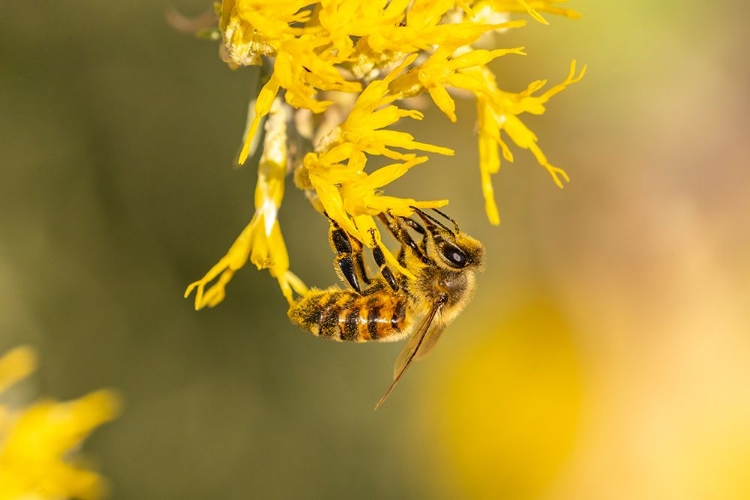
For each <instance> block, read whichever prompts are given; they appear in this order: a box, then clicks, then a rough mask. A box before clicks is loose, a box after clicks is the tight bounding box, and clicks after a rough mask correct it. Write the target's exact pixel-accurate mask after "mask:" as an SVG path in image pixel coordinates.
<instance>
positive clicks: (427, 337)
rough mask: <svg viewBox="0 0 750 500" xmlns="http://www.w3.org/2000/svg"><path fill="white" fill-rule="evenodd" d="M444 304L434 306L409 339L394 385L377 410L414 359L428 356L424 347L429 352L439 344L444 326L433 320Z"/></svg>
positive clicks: (438, 302) (438, 303)
mask: <svg viewBox="0 0 750 500" xmlns="http://www.w3.org/2000/svg"><path fill="white" fill-rule="evenodd" d="M444 302H445V301H444V300H437V301H435V302H434V303H433V304H432V308H431V309H430V313H429V314H428V315H427V316H425V318H424V319H423V320H422V322H421V323H420V324H419V328H417V330H416V331H415V332H414V334H413V335H412V336H411V338H409V342H408V343H407V344H406V347H404V350H403V351H401V354H399V355H398V358H397V359H396V365H395V366H394V367H393V383H392V384H391V386H390V387H389V388H388V390H387V391H385V394H384V395H383V397H382V398H380V401H378V404H376V405H375V409H376V410H377V409H378V408H379V407H380V405H382V404H383V403H384V402H385V400H386V399H388V396H390V395H391V392H393V388H394V387H396V384H397V383H398V381H399V380H401V377H402V376H403V375H404V373H406V370H407V369H408V368H409V365H411V362H412V361H413V360H414V358H415V357H416V358H417V359H418V358H420V357H421V356H424V354H427V351H424V352H423V350H424V346H427V350H429V349H431V348H432V346H434V345H435V342H437V339H438V338H439V337H440V334H441V333H442V332H443V326H444V325H442V324H433V320H434V319H435V316H437V314H438V312H440V309H441V308H442V307H443V304H444ZM418 354H419V355H418Z"/></svg>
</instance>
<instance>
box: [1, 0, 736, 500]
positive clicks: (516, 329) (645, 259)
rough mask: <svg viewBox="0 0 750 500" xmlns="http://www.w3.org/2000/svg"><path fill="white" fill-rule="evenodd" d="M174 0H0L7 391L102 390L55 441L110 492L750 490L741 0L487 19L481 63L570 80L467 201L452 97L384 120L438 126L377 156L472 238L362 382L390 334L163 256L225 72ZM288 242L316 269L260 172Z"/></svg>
mask: <svg viewBox="0 0 750 500" xmlns="http://www.w3.org/2000/svg"><path fill="white" fill-rule="evenodd" d="M207 4H208V2H205V1H200V0H179V1H176V2H168V1H165V0H156V1H154V0H149V1H144V0H134V1H130V2H119V3H112V2H95V1H92V0H85V1H80V2H51V3H48V5H46V6H45V7H44V8H43V9H42V8H40V7H39V6H38V5H36V4H35V3H34V2H15V3H13V4H8V5H6V6H5V7H4V9H3V13H4V15H3V17H2V20H1V21H0V27H1V28H2V29H0V141H1V143H0V144H1V146H2V147H1V148H0V150H1V151H2V157H1V159H0V164H1V165H2V175H1V176H0V350H2V351H5V350H7V349H8V348H10V347H11V346H14V345H18V344H21V343H28V344H32V345H33V346H35V347H36V348H37V349H38V350H39V352H40V357H41V368H40V370H39V372H38V373H37V374H36V375H35V376H34V378H33V379H32V381H31V382H27V384H31V386H30V387H29V392H30V393H38V394H42V395H48V396H52V397H56V398H63V399H64V398H74V397H78V396H80V395H82V394H84V393H85V392H88V391H90V390H93V389H97V388H100V387H115V388H118V389H119V390H120V391H121V392H122V394H123V395H124V397H125V399H126V408H125V411H124V413H123V415H122V416H121V417H120V418H119V419H118V420H117V421H115V422H114V423H112V424H109V425H108V426H106V427H104V428H102V429H99V430H97V431H96V432H95V434H94V435H93V436H92V438H90V439H89V440H88V441H87V443H86V445H85V451H86V453H87V456H88V457H89V458H90V459H91V460H93V461H94V462H95V463H96V464H97V465H98V467H99V468H100V470H101V471H102V472H103V473H104V474H105V475H106V476H107V477H108V478H109V479H110V480H111V482H112V487H113V498H122V499H151V498H180V499H203V498H225V499H235V498H236V499H239V498H243V499H245V498H269V499H270V498H283V499H287V498H310V499H317V498H320V499H331V498H373V499H375V498H377V499H381V498H392V499H414V498H434V499H455V498H472V499H473V498H481V499H485V498H486V499H493V498H505V499H511V500H515V499H518V500H523V499H539V498H542V499H603V498H607V499H633V498H639V499H672V498H674V499H704V498H705V499H708V498H710V499H742V498H750V473H749V471H750V337H749V335H748V333H750V307H749V306H750V253H748V250H749V249H750V224H748V221H749V220H750V219H749V213H748V212H749V209H750V169H749V168H748V157H750V146H749V144H750V141H749V140H748V137H749V136H750V127H749V126H748V125H749V123H748V121H749V119H748V116H750V113H748V112H749V111H750V110H749V109H748V108H749V107H750V106H749V105H750V99H749V98H748V93H747V89H748V88H750V69H749V68H750V67H749V66H748V65H747V64H746V62H745V61H746V57H747V53H748V50H750V43H749V40H748V36H747V27H746V24H747V23H746V19H747V16H748V15H750V11H748V7H747V5H746V4H745V3H742V2H738V1H736V2H732V1H720V2H714V3H706V2H698V1H694V0H691V1H684V0H683V1H676V0H667V1H663V2H650V1H646V0H635V1H632V2H610V1H595V0H575V1H574V2H571V3H570V4H569V5H570V6H571V7H573V8H575V9H577V10H579V11H580V12H582V13H583V14H584V17H583V19H581V20H578V21H571V20H565V19H562V18H555V17H553V16H548V18H549V20H550V21H551V25H550V26H541V25H536V24H533V23H532V24H531V26H530V27H528V28H526V29H523V30H518V31H516V32H513V33H508V34H506V35H504V36H503V37H501V38H500V43H502V44H503V45H504V46H509V47H510V46H516V45H525V46H526V47H527V51H528V53H529V56H528V57H526V58H521V57H513V56H508V57H505V58H502V59H501V60H498V61H497V62H496V64H495V65H494V68H495V70H496V71H497V74H498V77H499V81H500V82H501V86H502V87H503V88H507V89H509V90H520V89H522V88H524V86H525V85H526V84H527V83H528V82H529V81H531V80H534V79H538V78H550V82H551V83H556V82H557V81H560V80H562V79H563V78H564V76H565V74H566V73H567V69H568V64H569V61H570V60H571V59H573V58H575V59H577V60H578V61H580V62H585V63H588V65H589V72H588V74H587V75H586V77H585V78H584V80H583V81H582V82H581V83H579V84H577V85H575V86H573V87H571V88H570V89H568V90H567V91H566V92H564V93H563V94H561V95H559V96H557V97H556V98H555V99H553V101H552V102H551V103H550V105H549V110H548V112H547V114H546V115H544V116H542V117H532V118H529V119H528V123H529V124H530V125H531V127H532V129H533V130H534V131H535V132H537V134H538V136H539V137H540V144H541V146H542V148H543V149H544V151H545V152H546V153H547V154H548V156H549V157H550V159H551V160H552V162H553V163H554V164H556V165H559V166H562V167H564V168H565V169H566V170H567V171H568V173H569V174H570V176H571V179H572V181H571V183H570V184H569V185H568V186H567V187H566V188H565V189H564V190H559V189H558V188H556V187H555V186H554V184H553V183H552V181H551V179H550V178H549V177H548V174H547V173H546V172H545V171H544V169H542V168H541V167H539V166H538V165H536V164H535V162H534V160H533V158H532V157H531V155H529V154H526V153H524V152H521V151H517V152H516V162H515V164H505V165H504V167H503V169H502V170H501V172H500V174H499V175H498V176H497V177H495V186H496V190H497V198H498V203H499V207H500V211H501V216H502V219H503V222H502V224H501V226H500V227H491V226H489V224H488V223H487V221H486V218H485V216H484V213H483V202H482V200H481V195H480V185H479V173H478V169H477V167H476V165H477V154H476V145H475V137H474V133H473V130H472V127H471V125H470V124H471V123H472V121H473V119H474V111H473V109H472V106H471V105H470V104H468V103H466V104H465V105H463V106H462V107H460V108H459V122H460V123H463V126H457V127H456V126H451V125H450V123H449V122H448V120H447V119H445V118H444V117H443V116H442V115H440V114H439V113H437V112H435V111H434V110H433V111H431V112H428V119H426V120H425V122H424V123H422V124H419V125H418V126H414V125H413V124H411V125H409V127H410V130H412V131H413V132H414V133H415V135H417V137H418V138H419V139H423V140H428V139H429V140H430V141H431V142H435V143H439V144H442V145H446V146H450V147H453V148H455V149H457V150H458V151H459V153H458V155H457V158H456V159H447V160H446V159H442V158H434V159H433V160H432V161H430V162H429V163H428V164H427V165H425V166H421V167H419V168H417V169H414V170H413V171H412V172H410V173H409V175H408V176H407V177H406V178H405V179H403V180H402V181H400V183H398V184H396V185H394V187H393V190H392V192H393V193H395V194H401V195H404V194H408V195H411V196H417V197H423V198H441V197H445V196H448V197H450V199H451V206H450V213H451V214H452V215H453V216H455V217H456V218H457V219H458V220H459V221H460V222H461V224H462V228H463V229H464V230H466V231H467V232H469V233H470V234H473V235H475V236H477V237H479V238H480V239H481V240H482V241H483V242H485V244H486V246H487V255H488V262H487V269H486V272H485V273H484V274H483V275H482V276H481V277H480V281H479V290H478V293H477V294H476V297H475V299H474V301H473V303H472V304H471V305H470V307H469V308H468V309H467V310H466V312H465V313H464V314H463V315H462V316H461V317H460V318H459V319H458V320H457V321H456V322H455V324H454V325H453V326H452V327H451V328H450V329H449V330H448V333H447V334H446V335H445V336H444V338H443V340H441V343H440V345H439V346H438V348H437V349H436V350H435V351H434V354H432V355H431V356H430V357H429V358H428V359H426V360H425V361H423V362H421V363H419V365H417V366H415V367H413V369H412V370H411V371H410V373H409V375H408V376H407V377H406V378H405V379H404V381H403V382H402V384H401V385H400V386H399V388H398V389H397V390H396V391H395V393H394V394H393V396H392V397H391V399H390V400H389V401H388V403H387V404H386V405H385V406H384V407H383V408H382V409H381V410H379V411H378V412H376V413H374V412H373V411H372V406H373V404H374V403H375V401H377V399H378V398H379V397H380V396H381V394H382V392H383V390H384V389H385V388H386V387H387V385H388V383H389V379H390V375H391V370H392V363H393V361H394V359H395V357H396V355H397V353H398V351H399V350H400V348H401V346H399V345H342V344H335V343H329V342H326V341H323V340H320V339H316V338H314V337H312V336H310V335H307V334H304V333H303V332H302V331H301V330H298V329H297V328H296V327H294V326H293V325H291V324H290V323H289V322H288V321H287V319H286V303H285V300H284V299H283V297H282V296H281V294H280V292H279V290H278V288H277V286H276V284H275V282H274V281H273V280H272V279H271V278H270V277H269V276H267V274H265V273H258V272H256V271H255V270H254V269H252V268H248V269H246V270H243V271H242V272H240V273H239V274H238V275H237V276H236V277H235V279H234V281H233V282H232V283H231V285H230V287H229V289H228V292H229V293H228V297H227V299H226V300H225V301H224V302H223V303H222V304H221V305H220V306H219V307H217V308H215V309H213V310H205V311H201V312H198V313H196V312H195V311H194V310H193V308H192V301H191V300H184V299H183V298H182V293H183V291H184V288H185V286H186V285H187V284H188V283H189V282H191V281H193V280H194V279H196V278H198V277H200V276H201V275H203V273H204V272H205V271H206V270H207V269H208V268H209V266H211V265H213V264H214V262H215V261H216V260H217V259H218V258H219V257H220V256H222V255H223V254H224V252H225V251H226V250H227V249H228V247H229V245H230V244H231V242H232V241H233V240H234V238H235V236H236V235H237V234H239V232H240V230H241V229H242V228H243V227H244V225H245V224H246V223H247V221H248V220H249V218H250V217H251V215H252V211H253V207H252V193H253V189H254V182H255V174H254V172H253V169H252V168H245V169H240V170H237V169H233V168H232V162H233V159H234V158H235V155H236V153H237V152H238V148H239V142H240V133H241V132H242V129H243V125H244V120H245V113H246V103H247V101H248V99H249V96H250V95H251V93H252V92H253V86H254V81H255V75H254V74H253V73H252V71H248V70H244V71H236V72H232V71H229V70H228V69H227V68H226V66H225V65H224V64H223V63H221V62H220V61H219V59H218V57H217V46H216V44H215V43H212V42H206V41H200V40H196V39H194V38H192V37H190V36H187V35H184V34H181V33H178V32H176V31H175V30H173V29H172V28H170V27H169V26H168V25H167V24H166V23H165V16H164V12H165V9H166V8H167V7H169V6H173V7H175V8H177V9H178V10H179V11H180V12H182V13H185V14H188V15H198V14H200V13H201V12H203V11H204V10H205V8H206V7H207ZM281 221H282V228H283V230H284V232H285V235H286V238H287V243H288V244H289V247H290V253H291V258H292V269H293V270H294V271H295V272H297V273H298V274H299V275H300V276H301V277H302V278H303V279H304V280H305V281H306V282H307V283H308V284H313V285H317V286H327V285H330V284H332V283H334V282H335V276H334V273H333V271H332V267H331V257H332V255H331V253H330V249H329V248H328V246H327V243H326V222H325V221H324V220H322V218H321V217H319V216H317V215H316V214H314V213H313V212H312V210H310V209H309V207H308V206H307V203H306V201H305V200H304V197H303V195H302V194H301V193H299V192H296V191H294V190H292V189H290V190H289V192H288V194H287V197H286V200H285V204H284V206H283V208H282V212H281Z"/></svg>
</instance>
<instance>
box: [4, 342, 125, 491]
mask: <svg viewBox="0 0 750 500" xmlns="http://www.w3.org/2000/svg"><path fill="white" fill-rule="evenodd" d="M35 365H36V355H35V353H34V351H33V350H32V349H31V348H29V347H18V348H16V349H13V350H11V351H10V352H8V353H7V354H5V355H4V356H3V357H2V358H0V392H2V391H3V390H5V389H6V388H7V387H9V386H10V385H12V384H13V383H15V382H17V381H18V380H20V379H22V378H24V377H26V376H28V375H29V374H30V373H31V372H32V371H33V370H34V368H35ZM119 406H120V403H119V398H118V397H117V395H116V394H115V393H114V392H113V391H109V390H102V391H96V392H93V393H91V394H88V395H86V396H84V397H82V398H80V399H77V400H74V401H70V402H65V403H58V402H55V401H51V400H46V401H38V402H36V403H34V404H32V405H31V406H29V407H27V408H24V409H22V410H17V411H12V410H11V409H9V408H7V407H5V406H2V405H0V416H2V419H0V500H6V499H7V500H11V499H17V498H35V499H57V498H70V497H74V498H83V499H97V498H101V497H102V496H103V495H104V493H105V492H106V483H105V481H104V479H103V478H102V477H101V476H99V475H98V474H96V473H95V472H93V471H91V470H89V469H88V468H87V467H86V465H85V463H84V462H83V461H81V460H80V459H79V458H76V457H75V456H71V453H72V452H73V451H74V450H76V449H77V448H78V447H79V446H80V444H81V441H83V439H85V438H86V437H87V436H88V435H89V434H90V433H91V431H93V430H94V428H96V427H98V426H100V425H101V424H103V423H105V422H108V421H110V420H112V419H113V418H115V417H116V416H117V414H118V412H119Z"/></svg>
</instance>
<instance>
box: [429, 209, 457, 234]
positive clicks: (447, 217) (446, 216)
mask: <svg viewBox="0 0 750 500" xmlns="http://www.w3.org/2000/svg"><path fill="white" fill-rule="evenodd" d="M432 211H433V212H437V213H438V214H440V215H442V216H443V217H445V218H446V219H448V220H449V221H451V222H452V223H453V227H455V229H456V232H457V233H460V232H461V231H459V229H458V222H456V221H454V220H453V219H451V218H450V217H449V216H448V215H447V214H445V213H443V212H441V211H440V210H438V209H437V208H433V209H432Z"/></svg>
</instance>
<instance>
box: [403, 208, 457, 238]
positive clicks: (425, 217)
mask: <svg viewBox="0 0 750 500" xmlns="http://www.w3.org/2000/svg"><path fill="white" fill-rule="evenodd" d="M409 208H411V209H413V210H414V211H415V212H416V213H417V214H418V215H419V216H420V217H422V220H424V221H425V222H428V223H433V224H437V225H438V226H440V227H442V228H443V229H445V230H446V231H448V232H449V233H451V234H454V233H453V231H452V230H451V229H450V228H448V227H447V226H446V225H445V224H443V223H442V222H440V221H439V220H437V219H436V218H435V217H433V216H432V215H429V214H427V213H425V212H423V211H421V210H420V209H418V208H417V207H409ZM441 215H445V214H441ZM446 217H447V216H446ZM448 218H449V219H450V217H448ZM454 224H455V222H454ZM456 229H458V226H456Z"/></svg>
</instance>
